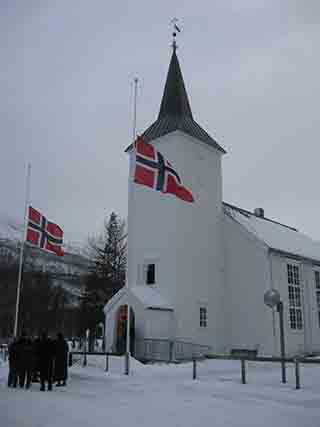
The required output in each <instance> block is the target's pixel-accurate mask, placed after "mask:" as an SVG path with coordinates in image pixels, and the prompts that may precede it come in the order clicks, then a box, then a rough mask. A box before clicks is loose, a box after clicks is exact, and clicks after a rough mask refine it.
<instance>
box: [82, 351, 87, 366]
mask: <svg viewBox="0 0 320 427" xmlns="http://www.w3.org/2000/svg"><path fill="white" fill-rule="evenodd" d="M82 366H87V349H86V348H84V357H83V365H82Z"/></svg>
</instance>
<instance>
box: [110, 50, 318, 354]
mask: <svg viewBox="0 0 320 427" xmlns="http://www.w3.org/2000/svg"><path fill="white" fill-rule="evenodd" d="M143 138H144V140H145V142H147V143H149V144H152V145H153V146H154V147H155V148H156V150H158V151H160V152H161V154H162V155H163V156H164V157H165V158H166V159H168V160H170V162H171V163H172V164H173V165H174V167H175V168H176V170H177V171H178V172H179V173H180V174H181V177H182V180H183V182H184V184H186V186H187V187H188V188H189V189H190V190H191V191H192V193H193V196H194V198H195V202H194V203H186V202H184V201H182V200H180V199H178V198H176V197H175V196H173V195H168V194H163V193H161V192H159V191H155V190H153V189H151V188H148V187H146V186H142V185H138V184H136V183H134V182H133V179H132V176H133V171H134V167H135V165H134V161H135V156H134V152H133V149H132V146H131V147H129V148H128V149H127V152H128V155H129V160H130V166H129V204H128V232H129V235H128V273H127V286H126V287H125V288H123V289H121V290H120V291H119V292H118V293H117V294H116V295H115V296H114V297H113V298H112V299H111V300H110V301H109V302H108V303H107V304H106V306H105V309H104V311H105V317H106V327H105V331H106V332H105V333H106V336H105V339H106V349H107V350H109V351H117V346H118V345H119V334H120V335H122V336H123V319H124V318H125V313H126V306H127V304H129V305H130V308H131V316H132V318H131V316H130V319H131V324H132V328H134V337H135V339H136V340H143V339H155V340H158V339H165V340H171V341H184V342H190V343H194V344H202V345H208V346H210V347H211V351H212V352H220V353H221V352H223V353H230V352H231V351H232V350H233V349H247V350H256V351H257V352H258V354H259V355H279V354H280V349H279V347H280V346H279V318H278V313H277V312H276V311H275V310H273V309H271V308H269V307H267V306H266V305H265V304H264V294H265V292H266V291H268V290H269V289H276V290H278V291H279V293H280V296H281V300H282V302H283V306H284V329H285V340H286V352H287V354H288V355H295V354H302V353H316V352H320V243H318V242H315V241H313V240H312V239H310V238H309V237H307V236H306V235H304V234H302V233H300V232H299V231H297V230H296V229H294V228H292V227H289V226H286V225H284V224H280V223H278V222H276V221H273V220H271V219H268V218H267V217H265V216H264V211H263V209H255V211H254V212H249V211H247V210H245V209H241V208H239V207H236V206H232V205H230V204H228V203H224V202H223V200H222V171H221V163H222V156H223V155H224V154H225V150H224V149H223V148H222V147H221V146H220V145H219V144H218V143H217V142H216V141H215V140H214V139H213V138H212V137H211V136H210V135H208V134H207V133H206V132H205V131H204V130H203V129H202V128H201V127H200V125H199V124H198V123H197V122H196V121H195V120H194V118H193V115H192V111H191V107H190V103H189V100H188V96H187V92H186V89H185V85H184V81H183V77H182V73H181V70H180V66H179V62H178V58H177V54H176V48H175V46H174V47H173V53H172V57H171V61H170V65H169V71H168V75H167V80H166V84H165V88H164V93H163V98H162V102H161V106H160V112H159V115H158V118H157V120H156V121H155V122H154V123H153V124H152V125H151V126H150V127H149V128H148V129H147V130H146V131H145V132H144V133H143ZM121 328H122V329H121Z"/></svg>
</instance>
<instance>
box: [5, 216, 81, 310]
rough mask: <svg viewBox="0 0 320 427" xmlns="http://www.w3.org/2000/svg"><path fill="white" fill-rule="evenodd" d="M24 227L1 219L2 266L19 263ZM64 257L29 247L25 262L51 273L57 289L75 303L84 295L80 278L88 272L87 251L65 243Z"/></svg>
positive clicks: (77, 243)
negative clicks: (62, 290)
mask: <svg viewBox="0 0 320 427" xmlns="http://www.w3.org/2000/svg"><path fill="white" fill-rule="evenodd" d="M22 228H23V227H22V225H21V224H19V223H17V221H14V220H12V219H10V218H7V217H3V216H2V217H0V258H1V262H2V263H6V262H7V263H9V262H12V261H13V260H16V261H15V262H17V260H18V257H19V248H20V242H21V237H22ZM64 251H65V254H64V256H63V257H58V256H56V255H55V254H51V253H47V252H44V251H43V250H40V249H37V248H34V247H31V246H28V245H26V250H25V259H26V260H27V263H26V268H28V265H31V266H32V269H35V270H39V271H43V272H47V273H49V274H50V275H51V276H52V278H53V284H54V285H55V286H62V287H63V288H64V289H65V290H66V291H67V292H68V294H69V295H70V299H71V300H72V301H73V302H74V303H76V300H77V299H78V298H79V297H80V295H81V288H82V286H83V282H82V280H81V278H82V277H83V276H84V275H85V274H86V273H87V272H88V267H89V258H88V251H87V248H86V247H85V246H84V245H82V244H81V243H79V242H66V243H65V244H64Z"/></svg>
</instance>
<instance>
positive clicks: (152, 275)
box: [146, 264, 156, 285]
mask: <svg viewBox="0 0 320 427" xmlns="http://www.w3.org/2000/svg"><path fill="white" fill-rule="evenodd" d="M155 283H156V266H155V264H147V268H146V284H147V285H154V284H155Z"/></svg>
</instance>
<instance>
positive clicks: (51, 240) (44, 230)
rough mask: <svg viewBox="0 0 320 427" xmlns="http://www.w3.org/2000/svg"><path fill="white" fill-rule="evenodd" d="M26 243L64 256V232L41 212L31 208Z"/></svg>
mask: <svg viewBox="0 0 320 427" xmlns="http://www.w3.org/2000/svg"><path fill="white" fill-rule="evenodd" d="M26 241H27V242H28V243H31V244H32V245H33V246H37V247H38V248H40V249H43V250H45V251H47V252H51V253H55V254H56V255H58V256H63V255H64V251H63V248H62V243H63V231H62V229H61V228H60V227H59V226H58V225H57V224H54V223H53V222H50V221H48V220H47V218H46V217H45V216H44V215H42V214H41V213H40V212H39V211H37V210H36V209H34V208H33V207H31V206H29V212H28V228H27V237H26Z"/></svg>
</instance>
